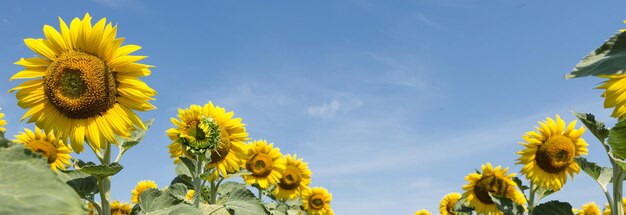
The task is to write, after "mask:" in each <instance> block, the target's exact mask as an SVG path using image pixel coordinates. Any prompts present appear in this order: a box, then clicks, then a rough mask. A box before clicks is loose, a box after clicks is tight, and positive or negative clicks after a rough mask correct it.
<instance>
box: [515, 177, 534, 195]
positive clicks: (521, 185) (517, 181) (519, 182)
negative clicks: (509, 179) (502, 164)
mask: <svg viewBox="0 0 626 215" xmlns="http://www.w3.org/2000/svg"><path fill="white" fill-rule="evenodd" d="M513 181H514V182H515V184H517V187H518V188H519V189H520V190H521V191H522V192H524V191H525V190H528V189H530V188H529V187H528V186H526V185H524V184H523V183H522V180H520V179H519V178H518V177H513Z"/></svg>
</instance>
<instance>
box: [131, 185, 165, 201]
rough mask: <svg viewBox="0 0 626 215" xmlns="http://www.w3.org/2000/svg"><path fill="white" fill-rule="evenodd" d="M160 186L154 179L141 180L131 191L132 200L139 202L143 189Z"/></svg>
mask: <svg viewBox="0 0 626 215" xmlns="http://www.w3.org/2000/svg"><path fill="white" fill-rule="evenodd" d="M158 187H159V186H157V184H156V183H154V181H152V180H145V181H140V182H139V183H137V186H135V189H133V190H132V191H131V194H132V198H131V201H132V202H133V203H134V204H137V203H139V196H140V195H141V193H143V191H146V190H147V189H150V188H158Z"/></svg>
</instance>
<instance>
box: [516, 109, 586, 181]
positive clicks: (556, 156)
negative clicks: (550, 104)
mask: <svg viewBox="0 0 626 215" xmlns="http://www.w3.org/2000/svg"><path fill="white" fill-rule="evenodd" d="M539 125H541V127H536V129H537V130H538V132H537V131H529V132H527V133H526V134H525V135H524V136H523V138H524V140H525V142H521V143H520V144H522V145H523V146H524V147H525V148H524V149H523V150H522V151H519V152H517V154H519V155H520V158H518V159H517V164H523V165H524V167H523V168H522V170H521V171H520V172H521V173H522V174H524V175H526V178H527V179H528V180H530V181H531V182H532V183H533V184H536V185H538V186H540V187H544V188H551V189H553V190H555V191H556V190H560V189H561V187H563V184H565V182H566V181H567V175H568V174H569V175H570V176H571V177H572V178H573V177H574V173H579V172H580V166H578V164H576V162H574V157H578V156H580V155H586V154H587V143H586V142H585V140H584V139H582V138H580V136H582V135H583V133H584V132H585V128H584V127H582V126H581V127H580V128H579V129H575V128H574V127H575V126H576V121H572V122H570V123H569V124H568V125H567V127H565V122H564V121H563V120H562V119H561V117H560V116H559V115H556V121H555V120H553V119H552V118H550V117H548V118H546V121H543V122H539Z"/></svg>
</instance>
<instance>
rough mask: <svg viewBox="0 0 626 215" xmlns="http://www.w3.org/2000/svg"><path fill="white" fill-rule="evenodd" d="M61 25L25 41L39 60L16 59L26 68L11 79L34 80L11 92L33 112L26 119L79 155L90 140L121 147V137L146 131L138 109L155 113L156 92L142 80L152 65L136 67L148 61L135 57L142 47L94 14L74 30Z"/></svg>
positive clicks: (75, 24) (94, 145)
mask: <svg viewBox="0 0 626 215" xmlns="http://www.w3.org/2000/svg"><path fill="white" fill-rule="evenodd" d="M59 22H60V27H59V29H60V32H59V31H57V30H56V29H54V28H53V27H51V26H48V25H45V26H44V28H43V32H44V35H45V38H43V39H32V38H28V39H25V40H24V42H25V43H26V46H28V47H29V48H30V49H31V50H32V51H33V52H35V53H36V54H37V55H38V56H37V57H33V58H22V59H20V60H19V61H17V62H16V64H17V65H21V66H23V67H24V70H22V71H20V72H18V73H16V74H15V75H13V77H11V79H10V80H15V79H29V80H28V81H25V82H23V83H21V84H20V85H18V86H17V87H15V88H13V89H11V90H10V91H9V92H13V91H17V93H16V97H17V100H18V103H17V104H18V105H19V106H20V107H22V108H24V109H28V111H26V113H25V114H24V116H23V117H22V120H24V119H26V118H29V120H28V122H35V124H36V125H37V127H40V128H42V129H44V130H45V131H46V133H48V132H50V131H52V130H54V132H55V134H56V135H57V137H59V138H60V139H61V140H67V139H69V140H70V141H71V145H72V150H74V151H75V152H76V153H80V152H82V151H83V143H84V142H85V141H87V143H88V144H89V146H90V147H91V148H92V149H93V150H94V151H99V149H100V148H106V145H107V144H106V143H117V140H116V138H115V136H116V135H117V136H121V137H129V136H130V132H131V131H132V130H134V129H135V128H136V127H139V128H142V129H146V127H145V125H144V124H143V122H142V121H141V119H140V118H139V117H138V116H137V114H136V113H135V112H134V111H148V110H152V109H154V108H155V107H154V106H153V105H151V104H150V103H149V101H150V100H153V98H152V96H155V95H156V91H154V90H153V89H152V88H150V87H148V85H146V83H144V82H143V81H141V80H140V77H143V76H148V75H150V69H149V68H150V67H151V66H150V65H146V64H141V63H137V62H138V61H140V60H142V59H144V58H146V57H145V56H134V55H130V54H131V53H133V52H135V51H137V50H139V49H141V47H140V46H137V45H122V42H123V41H124V39H123V38H116V35H117V25H115V26H114V25H112V24H111V23H110V22H109V23H107V22H106V19H104V18H103V19H100V20H99V21H98V22H96V23H95V24H94V25H92V23H91V16H89V14H85V17H84V18H83V19H82V20H81V19H79V18H75V19H73V20H72V22H71V23H70V25H69V26H68V25H67V24H66V23H65V22H64V21H63V19H60V18H59Z"/></svg>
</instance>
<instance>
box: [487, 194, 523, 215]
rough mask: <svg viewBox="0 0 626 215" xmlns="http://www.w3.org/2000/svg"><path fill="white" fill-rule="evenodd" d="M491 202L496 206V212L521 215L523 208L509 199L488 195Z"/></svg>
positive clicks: (506, 214)
mask: <svg viewBox="0 0 626 215" xmlns="http://www.w3.org/2000/svg"><path fill="white" fill-rule="evenodd" d="M489 197H491V201H493V202H494V203H495V204H496V207H498V210H500V211H502V212H503V213H504V214H505V215H523V214H524V206H522V205H519V204H517V203H515V202H513V201H512V200H511V199H509V198H506V197H501V196H495V195H493V194H491V193H489Z"/></svg>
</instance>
